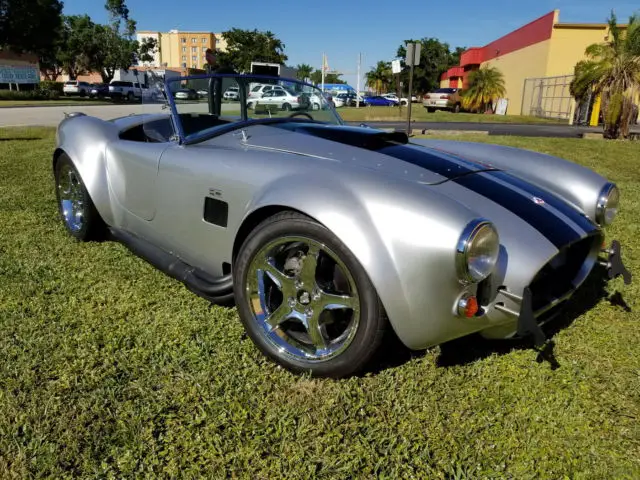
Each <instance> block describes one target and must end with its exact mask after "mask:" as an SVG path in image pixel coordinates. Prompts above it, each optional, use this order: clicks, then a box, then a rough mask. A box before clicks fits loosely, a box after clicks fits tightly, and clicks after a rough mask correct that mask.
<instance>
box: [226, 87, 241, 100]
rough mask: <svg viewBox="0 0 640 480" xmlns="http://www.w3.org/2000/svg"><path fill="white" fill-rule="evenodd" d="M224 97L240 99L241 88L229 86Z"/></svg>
mask: <svg viewBox="0 0 640 480" xmlns="http://www.w3.org/2000/svg"><path fill="white" fill-rule="evenodd" d="M222 98H224V99H225V100H229V101H238V100H239V99H240V89H239V88H238V87H229V88H227V89H226V90H225V92H224V94H223V95H222Z"/></svg>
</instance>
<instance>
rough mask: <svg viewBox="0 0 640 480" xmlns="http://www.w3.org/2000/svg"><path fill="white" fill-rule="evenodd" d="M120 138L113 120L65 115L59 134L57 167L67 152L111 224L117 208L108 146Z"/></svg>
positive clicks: (55, 159)
mask: <svg viewBox="0 0 640 480" xmlns="http://www.w3.org/2000/svg"><path fill="white" fill-rule="evenodd" d="M117 139H118V129H117V127H116V125H114V124H113V123H111V122H106V121H104V120H100V119H98V118H95V117H89V116H84V115H81V116H77V117H69V118H65V119H64V120H63V121H62V122H61V123H60V124H59V125H58V130H57V133H56V150H55V152H54V155H53V166H54V168H55V163H56V161H57V159H58V158H59V156H60V155H61V154H62V153H63V152H64V153H66V154H67V155H68V156H69V158H70V159H71V161H72V162H73V163H74V165H75V166H76V168H77V169H78V172H79V173H80V176H81V177H82V181H83V183H84V185H85V187H86V189H87V191H88V192H89V196H90V197H91V200H92V201H93V203H94V204H95V207H96V210H97V211H98V213H99V214H100V216H101V217H102V219H103V220H104V221H105V223H107V224H108V225H114V224H115V223H114V222H115V221H116V219H115V218H114V209H113V206H112V201H111V198H112V197H111V195H110V192H109V181H108V176H107V168H106V156H105V153H106V147H107V144H108V143H109V142H112V141H115V140H117Z"/></svg>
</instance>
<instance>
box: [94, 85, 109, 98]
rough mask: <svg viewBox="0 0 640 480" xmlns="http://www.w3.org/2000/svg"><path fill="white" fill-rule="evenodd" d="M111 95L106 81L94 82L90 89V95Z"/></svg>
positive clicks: (100, 96)
mask: <svg viewBox="0 0 640 480" xmlns="http://www.w3.org/2000/svg"><path fill="white" fill-rule="evenodd" d="M108 96H109V85H108V84H106V83H94V84H93V85H91V89H90V90H89V97H91V98H104V97H108Z"/></svg>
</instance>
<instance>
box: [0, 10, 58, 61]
mask: <svg viewBox="0 0 640 480" xmlns="http://www.w3.org/2000/svg"><path fill="white" fill-rule="evenodd" d="M61 23H62V2H61V1H60V0H0V50H3V49H9V50H12V51H14V52H17V53H23V52H29V53H35V54H38V55H40V54H43V55H50V54H51V51H52V50H53V49H54V45H55V43H56V41H57V39H58V30H59V29H60V26H61Z"/></svg>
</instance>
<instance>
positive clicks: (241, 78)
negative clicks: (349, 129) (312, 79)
mask: <svg viewBox="0 0 640 480" xmlns="http://www.w3.org/2000/svg"><path fill="white" fill-rule="evenodd" d="M224 78H232V79H234V80H235V81H236V82H237V83H238V96H239V103H240V120H238V121H237V122H233V123H230V124H227V125H221V126H219V127H216V128H215V129H214V130H211V131H206V132H203V133H201V134H193V135H190V136H189V138H187V137H186V135H185V133H184V129H183V126H182V122H181V121H180V114H179V112H178V107H177V105H176V99H175V97H174V95H172V94H167V93H166V92H171V91H172V90H171V84H175V83H182V82H185V81H187V82H188V81H189V80H207V79H220V80H221V81H222V79H224ZM261 80H262V81H265V83H267V82H269V83H270V82H276V84H277V82H283V81H284V82H291V83H296V84H298V85H300V86H303V87H311V88H312V89H313V93H315V94H316V95H318V96H319V97H320V98H323V97H324V95H323V92H322V90H321V89H320V88H318V87H316V86H315V85H312V84H310V83H306V82H303V81H300V80H297V79H293V78H288V77H279V76H278V77H276V76H270V75H253V74H238V73H210V74H201V75H187V76H181V77H173V78H167V77H165V80H164V90H165V98H166V100H167V102H168V104H169V109H170V111H171V117H172V118H173V122H172V123H173V124H174V127H175V131H176V133H177V135H178V143H179V144H181V145H191V144H194V143H199V142H203V141H205V140H210V139H212V138H214V137H217V136H218V135H223V134H225V133H229V132H231V131H234V130H238V129H241V128H245V127H250V126H252V125H264V124H271V123H284V122H307V123H320V124H329V122H326V121H321V120H309V119H305V118H288V117H278V118H250V117H249V116H248V107H247V88H246V87H248V86H249V85H250V84H251V83H255V82H260V81H261ZM212 84H213V82H211V84H210V85H212ZM209 88H211V86H210V87H209ZM283 88H286V87H284V86H283ZM225 91H226V89H225ZM223 95H224V92H219V96H220V99H222V96H223ZM324 101H325V102H326V103H327V108H328V110H330V111H331V114H332V116H333V117H334V118H335V124H336V125H345V122H344V120H343V119H342V117H341V116H340V115H339V114H338V112H337V111H336V109H335V108H334V105H333V104H332V103H331V102H329V101H327V100H326V99H324ZM214 103H215V99H214V98H213V95H212V94H211V92H209V101H208V104H209V114H210V115H211V114H214V109H215V105H214ZM331 124H332V125H333V124H334V123H331Z"/></svg>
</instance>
